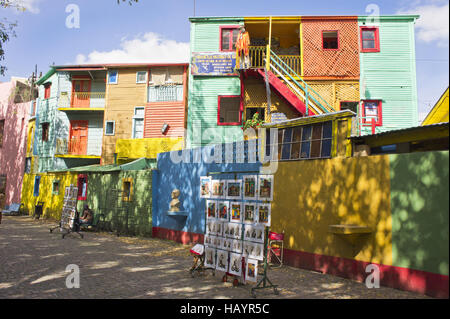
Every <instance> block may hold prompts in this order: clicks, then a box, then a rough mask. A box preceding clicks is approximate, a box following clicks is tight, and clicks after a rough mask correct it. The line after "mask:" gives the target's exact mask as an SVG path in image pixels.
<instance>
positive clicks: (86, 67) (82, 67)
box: [53, 62, 189, 71]
mask: <svg viewBox="0 0 450 319" xmlns="http://www.w3.org/2000/svg"><path fill="white" fill-rule="evenodd" d="M186 65H189V63H187V62H185V63H101V64H73V65H56V66H53V68H55V69H57V70H58V71H86V70H88V71H91V70H105V69H109V68H128V67H152V66H153V67H155V66H186Z"/></svg>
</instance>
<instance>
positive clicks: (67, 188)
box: [64, 186, 70, 200]
mask: <svg viewBox="0 0 450 319" xmlns="http://www.w3.org/2000/svg"><path fill="white" fill-rule="evenodd" d="M69 196H70V187H69V186H66V188H65V191H64V200H66V199H67V198H68V197H69Z"/></svg>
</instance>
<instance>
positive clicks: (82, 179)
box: [77, 174, 87, 200]
mask: <svg viewBox="0 0 450 319" xmlns="http://www.w3.org/2000/svg"><path fill="white" fill-rule="evenodd" d="M77 186H78V200H86V198H87V175H85V174H80V175H78V182H77Z"/></svg>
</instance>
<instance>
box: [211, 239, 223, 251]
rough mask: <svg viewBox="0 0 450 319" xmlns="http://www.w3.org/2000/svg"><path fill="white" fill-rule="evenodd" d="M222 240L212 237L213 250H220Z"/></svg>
mask: <svg viewBox="0 0 450 319" xmlns="http://www.w3.org/2000/svg"><path fill="white" fill-rule="evenodd" d="M222 239H223V238H222V237H217V236H214V238H213V239H212V242H213V244H212V246H213V247H215V248H220V247H221V246H222Z"/></svg>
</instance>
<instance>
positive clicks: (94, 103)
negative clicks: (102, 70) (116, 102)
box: [58, 92, 105, 108]
mask: <svg viewBox="0 0 450 319" xmlns="http://www.w3.org/2000/svg"><path fill="white" fill-rule="evenodd" d="M104 99H105V92H72V96H69V94H67V92H61V93H60V95H59V99H58V107H61V108H71V107H73V108H81V107H83V108H84V107H95V108H102V107H105V102H104Z"/></svg>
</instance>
